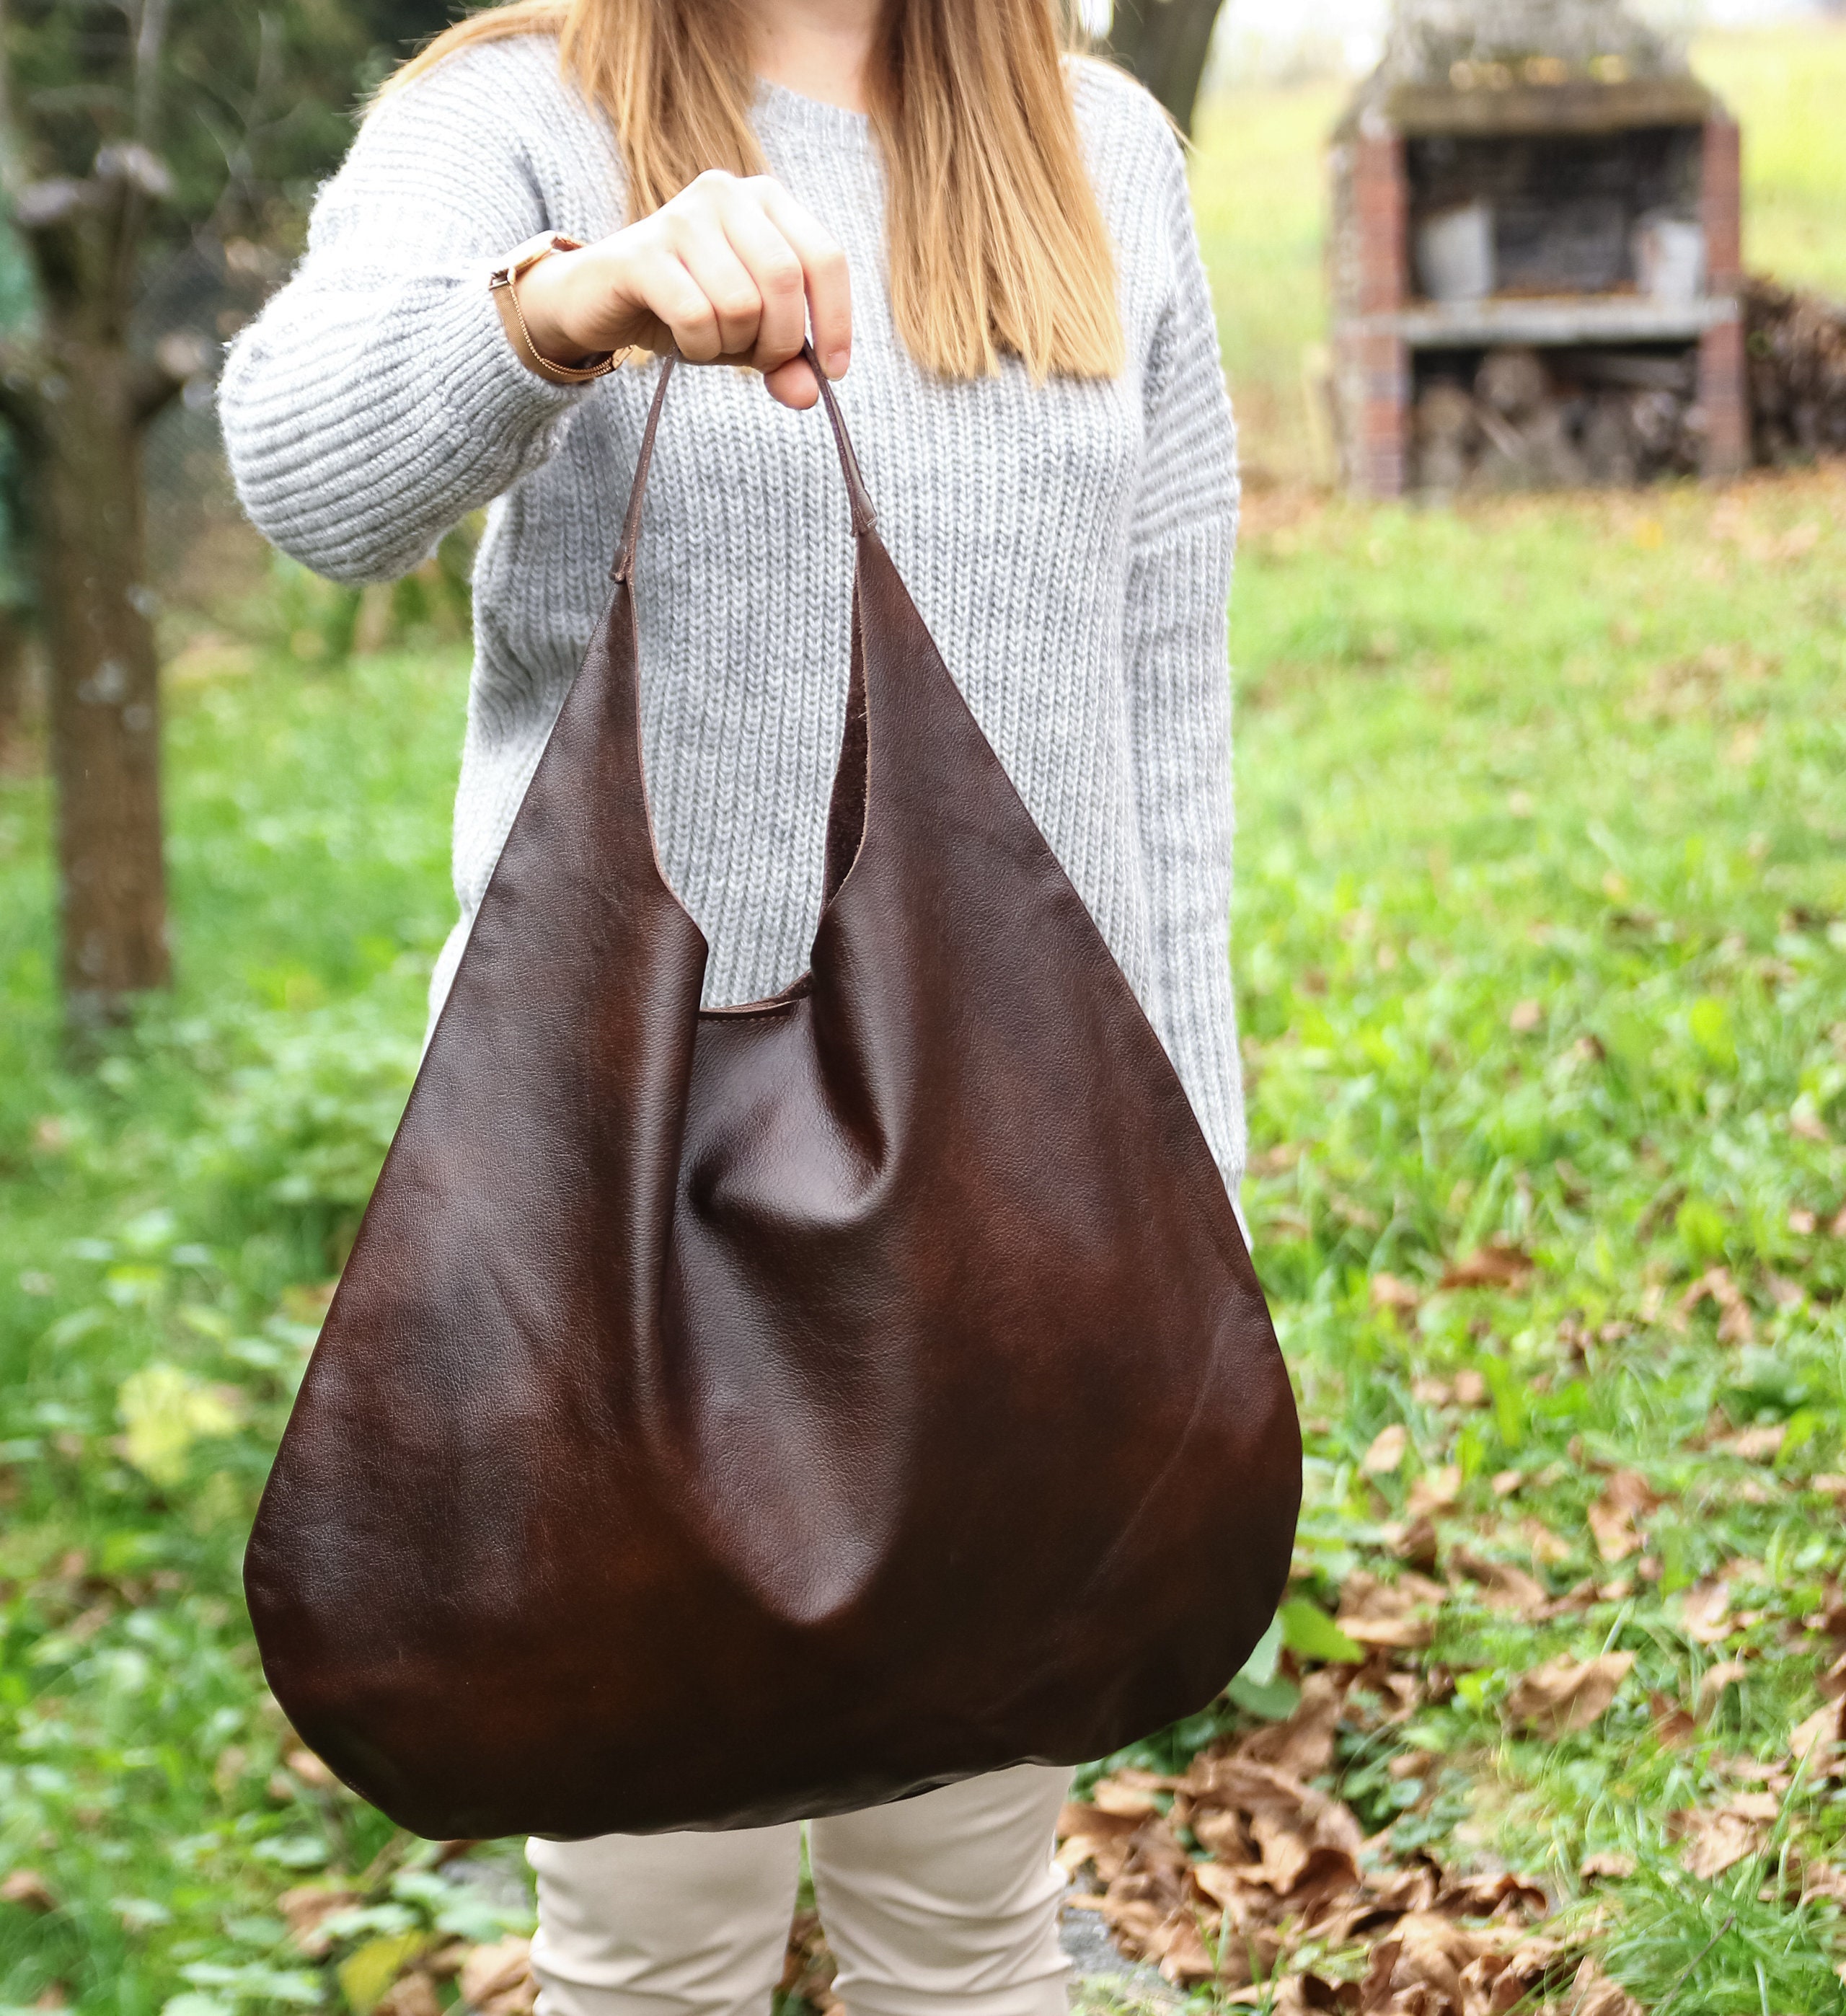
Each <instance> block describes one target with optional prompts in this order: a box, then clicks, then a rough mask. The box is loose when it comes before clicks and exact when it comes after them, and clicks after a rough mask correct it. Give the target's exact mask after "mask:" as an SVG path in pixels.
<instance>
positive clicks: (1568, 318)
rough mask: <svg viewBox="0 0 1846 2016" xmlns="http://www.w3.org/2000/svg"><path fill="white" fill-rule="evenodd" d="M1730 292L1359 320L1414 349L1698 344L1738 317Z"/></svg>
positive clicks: (1583, 299)
mask: <svg viewBox="0 0 1846 2016" xmlns="http://www.w3.org/2000/svg"><path fill="white" fill-rule="evenodd" d="M1738 312H1739V311H1738V307H1737V302H1736V297H1735V296H1733V295H1730V294H1712V295H1707V296H1706V297H1704V298H1703V299H1702V300H1699V301H1652V300H1650V299H1648V298H1647V297H1646V296H1644V295H1641V294H1560V295H1554V296H1547V297H1540V298H1535V299H1530V300H1528V299H1523V298H1522V299H1489V300H1487V301H1427V302H1421V303H1419V304H1417V305H1416V307H1414V308H1402V309H1400V310H1399V311H1398V312H1397V313H1396V314H1394V315H1366V316H1362V317H1361V318H1359V326H1361V327H1362V328H1364V329H1369V330H1373V331H1376V332H1377V333H1380V334H1382V335H1390V336H1397V337H1402V338H1403V340H1405V342H1406V343H1407V344H1409V345H1410V347H1411V348H1412V350H1468V349H1472V348H1474V347H1476V346H1477V345H1480V346H1491V345H1493V344H1502V343H1529V344H1536V345H1538V346H1539V347H1549V348H1558V347H1563V346H1565V345H1568V344H1592V343H1674V342H1688V343H1689V342H1693V341H1694V340H1697V338H1698V337H1701V336H1703V335H1704V333H1705V331H1706V330H1707V329H1715V328H1717V327H1718V326H1719V325H1720V324H1721V323H1724V322H1735V321H1736V319H1737V315H1738Z"/></svg>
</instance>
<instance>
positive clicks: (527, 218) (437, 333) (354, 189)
mask: <svg viewBox="0 0 1846 2016" xmlns="http://www.w3.org/2000/svg"><path fill="white" fill-rule="evenodd" d="M555 69H556V55H555V48H554V45H552V44H550V43H549V42H534V41H527V42H524V43H517V44H505V45H487V46H485V47H483V48H481V49H478V50H476V51H471V52H465V53H464V54H462V55H461V56H456V57H453V58H452V59H450V60H449V61H448V62H447V63H444V64H443V65H441V67H439V68H438V69H437V70H435V71H434V72H433V73H432V74H430V76H429V77H426V78H425V79H423V80H422V81H419V83H417V84H416V85H413V86H412V87H410V88H408V89H407V90H406V91H405V92H404V93H403V94H402V95H401V96H398V97H396V98H392V99H387V100H386V101H385V103H383V105H382V106H380V108H379V109H378V110H376V112H375V113H373V114H372V117H370V118H369V120H368V121H366V123H365V127H364V128H363V129H362V131H361V133H360V135H359V137H358V141H357V142H356V143H355V144H354V147H353V149H352V152H351V155H350V156H349V157H348V158H347V163H346V164H345V166H344V167H343V168H342V169H341V170H340V173H339V174H338V175H336V176H335V177H334V178H333V180H332V181H331V182H329V183H328V184H327V185H326V188H325V189H323V190H322V193H321V195H320V197H319V200H318V202H317V203H316V204H315V210H314V215H313V219H312V222H311V226H310V230H309V235H308V252H307V256H306V257H305V258H304V260H303V261H302V263H301V265H300V269H299V270H298V271H297V273H296V274H295V275H294V277H293V279H292V280H290V283H289V284H288V285H287V286H286V287H284V288H283V289H282V291H281V292H280V293H279V294H278V295H277V296H276V297H275V299H274V300H273V301H271V303H270V304H269V305H268V308H266V309H265V310H264V312H263V314H262V315H261V316H260V317H259V318H258V319H257V321H256V322H254V323H253V324H252V325H251V326H250V329H247V330H246V332H245V333H244V334H243V337H241V338H240V339H239V341H238V342H237V344H236V347H234V348H233V350H232V354H231V357H230V359H229V364H228V365H227V367H226V369H225V376H224V381H223V384H222V387H221V390H220V393H219V412H220V416H221V422H222V425H223V429H224V436H225V448H226V450H227V452H228V453H229V459H230V463H231V470H232V475H233V477H235V479H236V484H237V491H238V495H239V498H240V499H242V501H243V506H244V509H246V511H247V512H248V513H249V514H250V517H251V518H252V520H254V522H255V524H257V527H259V528H260V529H261V531H263V532H264V533H265V534H266V535H268V537H269V538H271V539H272V540H273V541H274V542H275V544H276V545H279V546H280V547H281V548H282V549H283V550H284V551H285V552H286V553H291V554H293V556H294V557H295V558H296V559H297V560H300V561H302V562H304V563H305V564H306V565H307V566H308V567H312V568H313V569H314V570H315V572H316V573H318V574H326V575H328V576H329V577H331V578H333V579H334V580H336V581H383V580H389V579H391V578H394V576H396V575H398V574H404V573H406V572H408V571H409V570H410V569H412V567H416V565H417V564H418V563H419V562H420V561H422V560H424V559H425V558H426V557H427V556H428V554H429V553H430V551H431V550H432V549H433V548H434V546H435V545H436V544H437V542H439V541H440V540H441V538H442V536H443V535H444V533H445V532H446V531H448V530H449V529H450V527H452V526H453V525H455V524H456V523H457V522H458V521H459V520H460V519H462V518H463V517H466V515H467V514H468V513H470V511H473V510H475V509H478V508H479V507H480V506H482V505H484V504H485V503H487V502H488V501H489V500H490V499H492V498H494V497H495V496H497V495H498V494H499V493H500V492H501V491H503V490H505V489H506V488H507V487H508V486H509V484H511V483H513V482H514V481H516V479H517V478H518V477H520V476H522V475H524V474H526V473H528V472H529V471H530V470H531V469H533V468H534V467H535V466H538V464H539V463H542V461H544V460H545V458H546V457H547V455H549V453H550V452H552V448H554V446H555V445H556V438H557V434H558V432H559V424H558V423H559V422H560V419H561V418H562V416H563V415H565V414H566V413H567V412H568V411H569V410H570V407H571V406H572V405H573V404H574V402H575V401H576V400H577V399H578V398H581V396H582V394H581V391H579V390H578V389H577V388H574V387H557V386H552V385H549V384H548V383H545V381H544V380H542V379H539V378H538V377H535V376H533V375H532V373H530V372H528V371H527V370H526V369H525V368H524V365H521V364H520V361H519V359H518V358H516V356H515V355H513V350H512V347H511V346H510V345H509V344H508V342H507V340H506V333H505V331H504V329H503V328H502V324H501V322H500V318H499V314H498V310H497V308H495V304H494V301H493V300H492V297H491V294H490V293H489V292H488V273H489V272H490V271H491V268H492V267H493V265H495V263H496V262H497V261H498V259H499V258H500V257H502V256H504V254H506V253H508V252H509V251H511V250H513V248H514V247H516V246H518V245H520V244H521V243H524V240H525V239H528V238H530V237H532V236H534V235H535V234H536V233H537V232H541V231H543V230H545V229H567V228H568V227H567V225H566V223H565V222H564V221H563V220H560V219H553V218H550V217H548V216H547V215H546V214H545V203H544V201H543V200H542V196H541V193H540V190H539V187H538V181H537V178H535V176H534V174H533V173H532V171H531V164H530V162H529V161H528V160H527V153H526V149H525V147H524V144H523V143H522V141H521V139H520V130H521V123H522V122H521V112H522V109H523V110H524V113H525V114H526V118H525V122H524V124H525V130H526V131H531V130H533V129H532V126H531V121H532V119H533V118H534V117H537V118H538V119H541V120H542V119H544V118H545V115H546V113H547V110H548V105H547V94H548V93H549V97H550V99H551V102H552V103H555V94H556V84H555V82H553V81H552V80H551V77H550V76H549V73H551V72H555ZM553 123H555V115H554V117H553ZM585 166H586V167H591V168H592V169H594V168H596V167H602V168H603V169H604V170H605V171H606V172H607V173H609V174H610V175H614V174H615V173H617V169H616V166H615V164H614V163H613V162H604V163H601V164H585Z"/></svg>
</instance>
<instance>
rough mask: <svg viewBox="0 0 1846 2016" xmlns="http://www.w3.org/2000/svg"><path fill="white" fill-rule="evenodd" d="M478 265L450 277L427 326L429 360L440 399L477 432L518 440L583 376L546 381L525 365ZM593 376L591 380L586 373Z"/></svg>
mask: <svg viewBox="0 0 1846 2016" xmlns="http://www.w3.org/2000/svg"><path fill="white" fill-rule="evenodd" d="M492 270H493V269H492V268H491V266H489V265H483V266H482V267H481V268H480V271H479V272H478V273H477V274H470V275H469V276H468V278H467V279H465V280H460V281H458V282H457V283H456V284H455V292H454V297H453V299H452V301H449V302H448V304H446V306H445V308H444V311H443V312H442V314H441V316H440V318H439V319H438V320H437V325H436V326H435V328H434V329H433V330H426V331H425V340H426V341H427V342H428V344H429V346H430V369H431V370H432V371H433V372H434V374H435V376H436V380H437V383H438V384H439V385H440V386H441V388H442V398H443V401H444V405H446V406H447V407H448V410H449V412H451V413H452V415H453V416H454V417H455V419H456V420H457V422H458V423H459V424H460V425H461V426H462V427H464V428H465V429H466V430H467V432H468V434H470V436H471V437H473V438H475V439H477V440H480V439H486V440H492V439H494V438H495V437H499V438H500V439H502V440H510V441H523V440H524V438H526V437H529V436H531V435H532V434H536V433H538V431H540V430H542V429H543V428H544V427H546V425H547V424H548V423H549V422H551V421H553V420H555V419H558V418H559V417H560V416H561V415H563V414H564V413H567V412H569V411H570V409H571V408H572V407H573V406H574V405H576V404H577V403H578V401H579V400H580V399H581V398H582V397H583V395H584V394H585V392H587V391H589V390H590V389H591V387H590V383H585V384H581V385H554V384H552V383H551V382H550V380H548V379H545V378H541V377H540V376H538V373H536V372H534V371H528V370H527V368H526V366H525V365H524V364H523V363H522V362H520V357H519V353H518V352H517V351H516V350H514V348H513V345H512V344H511V343H510V342H509V341H508V340H507V336H506V325H505V323H503V322H502V321H501V319H500V311H499V308H498V305H497V304H495V300H494V297H493V293H492V291H491V289H490V288H489V286H488V275H489V274H490V273H491V271H492ZM592 382H593V381H592Z"/></svg>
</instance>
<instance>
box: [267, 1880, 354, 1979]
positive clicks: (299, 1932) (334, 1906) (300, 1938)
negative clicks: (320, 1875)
mask: <svg viewBox="0 0 1846 2016" xmlns="http://www.w3.org/2000/svg"><path fill="white" fill-rule="evenodd" d="M364 1902H365V1899H364V1898H363V1897H362V1896H361V1895H360V1894H359V1892H358V1891H357V1890H340V1889H330V1888H328V1887H327V1886H326V1885H324V1884H319V1883H308V1884H304V1885H302V1886H301V1887H300V1888H299V1889H296V1890H285V1891H284V1892H282V1895H281V1897H280V1898H279V1899H278V1900H277V1903H276V1908H277V1910H279V1911H280V1912H281V1913H282V1922H283V1924H286V1926H287V1927H288V1928H289V1936H290V1938H291V1939H293V1941H294V1942H295V1944H296V1946H297V1947H299V1948H300V1950H301V1952H303V1953H305V1954H306V1955H307V1957H308V1958H309V1959H310V1960H319V1959H321V1958H322V1957H323V1956H324V1955H325V1954H326V1953H327V1951H328V1950H329V1948H330V1947H331V1946H332V1945H333V1940H332V1939H331V1938H330V1937H329V1935H327V1934H326V1932H324V1931H322V1930H321V1927H322V1924H324V1923H325V1921H326V1920H327V1919H329V1918H331V1917H335V1916H336V1915H337V1914H338V1913H340V1912H341V1911H353V1910H358V1907H359V1906H360V1905H362V1903H364Z"/></svg>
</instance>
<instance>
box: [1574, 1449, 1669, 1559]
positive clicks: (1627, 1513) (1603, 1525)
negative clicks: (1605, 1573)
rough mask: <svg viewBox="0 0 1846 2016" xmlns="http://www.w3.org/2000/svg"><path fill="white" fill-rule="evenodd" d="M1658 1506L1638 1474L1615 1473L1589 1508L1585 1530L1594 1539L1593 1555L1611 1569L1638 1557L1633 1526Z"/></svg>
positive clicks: (1656, 1497) (1655, 1495) (1637, 1536)
mask: <svg viewBox="0 0 1846 2016" xmlns="http://www.w3.org/2000/svg"><path fill="white" fill-rule="evenodd" d="M1659 1503H1661V1498H1660V1496H1659V1494H1658V1493H1657V1492H1656V1491H1655V1490H1654V1489H1653V1486H1652V1485H1650V1483H1649V1482H1648V1481H1647V1480H1646V1478H1644V1477H1643V1475H1642V1474H1641V1473H1640V1472H1639V1471H1637V1470H1618V1471H1616V1472H1615V1473H1614V1475H1613V1476H1612V1477H1611V1478H1610V1479H1609V1481H1608V1482H1607V1484H1606V1485H1603V1493H1602V1496H1600V1498H1598V1499H1596V1503H1594V1504H1593V1505H1592V1506H1591V1507H1590V1508H1589V1530H1590V1532H1592V1534H1594V1535H1595V1536H1596V1552H1597V1553H1599V1554H1600V1555H1601V1556H1602V1557H1603V1560H1604V1561H1607V1562H1609V1563H1610V1564H1611V1565H1613V1564H1614V1563H1615V1562H1617V1561H1625V1560H1626V1559H1627V1558H1628V1556H1629V1555H1630V1554H1634V1553H1639V1552H1640V1550H1641V1546H1642V1539H1641V1535H1640V1532H1639V1530H1638V1529H1637V1528H1636V1526H1635V1521H1636V1520H1637V1519H1639V1518H1641V1517H1644V1516H1645V1515H1646V1514H1647V1513H1650V1512H1651V1511H1652V1510H1653V1508H1654V1507H1656V1506H1657V1505H1658V1504H1659Z"/></svg>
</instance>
